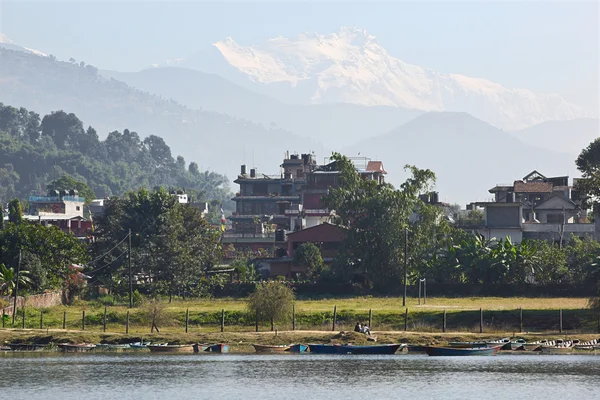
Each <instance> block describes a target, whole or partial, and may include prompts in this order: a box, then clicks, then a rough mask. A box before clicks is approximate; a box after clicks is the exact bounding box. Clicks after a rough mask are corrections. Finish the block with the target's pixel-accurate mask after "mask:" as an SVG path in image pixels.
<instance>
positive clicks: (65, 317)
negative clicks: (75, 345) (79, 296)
mask: <svg viewBox="0 0 600 400" xmlns="http://www.w3.org/2000/svg"><path fill="white" fill-rule="evenodd" d="M63 329H65V330H66V329H67V312H66V311H63Z"/></svg>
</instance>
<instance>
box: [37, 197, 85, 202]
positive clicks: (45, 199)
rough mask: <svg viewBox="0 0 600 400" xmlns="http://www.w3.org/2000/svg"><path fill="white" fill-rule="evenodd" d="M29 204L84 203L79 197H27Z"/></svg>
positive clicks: (83, 199)
mask: <svg viewBox="0 0 600 400" xmlns="http://www.w3.org/2000/svg"><path fill="white" fill-rule="evenodd" d="M28 201H29V202H30V203H59V202H62V201H76V202H78V203H84V202H85V198H83V197H79V196H62V197H60V196H29V199H28Z"/></svg>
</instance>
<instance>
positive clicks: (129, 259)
mask: <svg viewBox="0 0 600 400" xmlns="http://www.w3.org/2000/svg"><path fill="white" fill-rule="evenodd" d="M128 236H129V246H128V249H127V260H128V261H129V308H133V280H132V276H131V229H129V235H128Z"/></svg>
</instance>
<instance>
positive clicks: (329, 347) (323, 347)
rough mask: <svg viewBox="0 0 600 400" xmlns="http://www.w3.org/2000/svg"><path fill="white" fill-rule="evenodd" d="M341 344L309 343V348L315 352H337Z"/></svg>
mask: <svg viewBox="0 0 600 400" xmlns="http://www.w3.org/2000/svg"><path fill="white" fill-rule="evenodd" d="M339 346H340V345H339V344H309V345H308V348H309V349H310V352H311V353H315V354H337V353H338V350H337V347H339Z"/></svg>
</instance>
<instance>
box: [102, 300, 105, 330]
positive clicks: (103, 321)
mask: <svg viewBox="0 0 600 400" xmlns="http://www.w3.org/2000/svg"><path fill="white" fill-rule="evenodd" d="M102 332H106V306H104V318H103V319H102Z"/></svg>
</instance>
